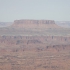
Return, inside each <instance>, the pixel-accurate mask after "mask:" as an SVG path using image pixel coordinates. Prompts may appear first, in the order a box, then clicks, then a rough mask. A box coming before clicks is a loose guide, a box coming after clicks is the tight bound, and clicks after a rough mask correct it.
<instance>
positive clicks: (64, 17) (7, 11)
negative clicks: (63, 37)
mask: <svg viewBox="0 0 70 70" xmlns="http://www.w3.org/2000/svg"><path fill="white" fill-rule="evenodd" d="M19 19H37V20H41V19H44V20H45V19H46V20H55V21H70V0H0V22H13V21H14V20H19Z"/></svg>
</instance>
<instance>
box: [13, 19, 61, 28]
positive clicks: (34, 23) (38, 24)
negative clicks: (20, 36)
mask: <svg viewBox="0 0 70 70" xmlns="http://www.w3.org/2000/svg"><path fill="white" fill-rule="evenodd" d="M12 27H16V28H60V27H59V26H58V25H56V24H55V21H54V20H15V21H14V23H13V24H12Z"/></svg>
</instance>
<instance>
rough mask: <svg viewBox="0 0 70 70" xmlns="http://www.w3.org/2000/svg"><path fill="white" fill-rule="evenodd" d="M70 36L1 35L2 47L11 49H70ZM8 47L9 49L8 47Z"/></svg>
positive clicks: (0, 43) (0, 44) (0, 42)
mask: <svg viewBox="0 0 70 70" xmlns="http://www.w3.org/2000/svg"><path fill="white" fill-rule="evenodd" d="M69 43H70V37H62V36H61V37H60V36H42V37H41V36H37V37H35V36H34V37H33V36H0V46H2V47H1V49H2V48H3V47H4V50H8V51H9V50H11V51H13V50H14V51H21V52H22V51H47V50H49V49H51V50H53V49H55V50H56V51H60V50H61V51H62V50H67V51H68V50H70V44H69ZM6 48H7V49H6Z"/></svg>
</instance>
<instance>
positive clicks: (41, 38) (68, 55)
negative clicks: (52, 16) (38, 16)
mask: <svg viewBox="0 0 70 70" xmlns="http://www.w3.org/2000/svg"><path fill="white" fill-rule="evenodd" d="M0 70H70V29H69V28H63V27H60V26H58V25H56V24H55V21H54V20H27V19H26V20H15V21H14V22H13V24H12V25H10V26H8V27H2V28H0Z"/></svg>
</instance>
